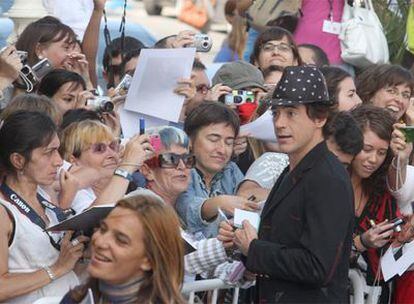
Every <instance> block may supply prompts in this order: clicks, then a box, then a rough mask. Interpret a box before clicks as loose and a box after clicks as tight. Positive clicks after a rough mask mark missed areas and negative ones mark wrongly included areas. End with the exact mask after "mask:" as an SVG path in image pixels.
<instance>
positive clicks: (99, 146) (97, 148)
mask: <svg viewBox="0 0 414 304" xmlns="http://www.w3.org/2000/svg"><path fill="white" fill-rule="evenodd" d="M90 149H91V150H92V152H93V153H97V154H103V153H105V152H106V151H107V150H108V149H111V150H112V151H114V152H119V142H118V141H117V140H114V141H112V142H110V143H109V144H106V143H96V144H92V145H91V146H90Z"/></svg>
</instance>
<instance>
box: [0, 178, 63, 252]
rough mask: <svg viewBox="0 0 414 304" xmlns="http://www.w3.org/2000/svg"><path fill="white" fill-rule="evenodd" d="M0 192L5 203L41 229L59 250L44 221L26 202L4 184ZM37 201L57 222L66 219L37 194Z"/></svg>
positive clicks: (61, 211) (57, 209)
mask: <svg viewBox="0 0 414 304" xmlns="http://www.w3.org/2000/svg"><path fill="white" fill-rule="evenodd" d="M0 191H1V192H2V193H3V195H4V196H5V197H6V198H7V201H8V202H9V203H11V204H12V205H13V206H15V207H16V208H17V210H19V211H20V213H22V214H23V215H24V216H26V217H28V218H29V220H30V221H31V222H32V223H33V224H35V225H37V226H39V227H40V228H42V229H43V231H44V232H45V233H46V234H47V235H48V237H49V240H50V243H51V244H52V246H53V247H55V248H56V249H57V250H60V245H59V244H58V243H57V242H56V241H55V240H54V239H53V238H52V237H51V236H50V235H49V233H47V231H46V228H47V227H46V223H45V221H44V220H43V219H42V218H41V217H40V216H39V214H37V213H36V211H34V210H33V208H32V207H30V205H29V204H27V203H26V201H25V200H24V199H23V198H22V197H21V196H20V195H18V194H17V193H16V192H14V190H13V189H11V188H10V187H9V186H7V185H6V184H5V183H4V182H3V183H2V184H1V186H0ZM37 199H38V201H39V203H40V205H41V206H42V207H43V208H44V209H46V208H47V209H50V210H52V211H53V212H54V213H55V214H56V217H57V218H58V220H59V221H63V220H65V219H66V218H67V216H66V214H65V213H64V212H63V210H62V209H61V208H59V207H57V206H55V205H53V204H51V203H50V202H49V201H47V200H46V199H45V198H44V197H43V196H41V195H40V194H39V193H37Z"/></svg>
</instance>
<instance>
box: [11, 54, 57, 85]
mask: <svg viewBox="0 0 414 304" xmlns="http://www.w3.org/2000/svg"><path fill="white" fill-rule="evenodd" d="M19 56H20V58H24V54H23V53H21V54H19ZM51 70H53V66H52V63H51V62H50V61H49V59H47V58H44V59H42V60H40V61H39V62H38V63H36V64H35V65H34V66H32V67H30V66H29V65H28V64H24V65H23V67H22V69H21V70H20V76H19V79H18V80H17V82H16V83H17V87H19V88H22V89H25V90H26V92H31V91H33V89H34V87H35V86H36V85H37V84H38V83H39V81H40V80H41V79H42V78H43V77H44V76H45V75H46V74H47V73H49V72H50V71H51Z"/></svg>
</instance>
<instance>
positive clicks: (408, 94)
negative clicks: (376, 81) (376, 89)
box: [385, 87, 411, 100]
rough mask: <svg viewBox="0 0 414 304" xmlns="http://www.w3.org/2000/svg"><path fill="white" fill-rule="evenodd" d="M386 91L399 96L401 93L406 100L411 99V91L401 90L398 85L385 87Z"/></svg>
mask: <svg viewBox="0 0 414 304" xmlns="http://www.w3.org/2000/svg"><path fill="white" fill-rule="evenodd" d="M385 92H387V93H388V94H390V95H393V96H395V97H398V95H401V97H402V98H403V99H405V100H409V99H410V98H411V92H410V93H408V92H406V91H405V92H400V91H398V89H397V88H396V87H389V88H387V89H385Z"/></svg>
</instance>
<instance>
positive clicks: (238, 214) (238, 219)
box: [234, 208, 260, 231]
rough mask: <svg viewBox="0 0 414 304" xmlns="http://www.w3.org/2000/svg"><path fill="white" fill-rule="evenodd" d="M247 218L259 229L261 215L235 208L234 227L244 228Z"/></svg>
mask: <svg viewBox="0 0 414 304" xmlns="http://www.w3.org/2000/svg"><path fill="white" fill-rule="evenodd" d="M244 220H247V221H249V223H250V224H251V225H252V226H253V227H254V228H255V229H256V231H258V230H259V223H260V216H259V214H258V213H256V212H251V211H245V210H241V209H237V208H236V209H234V227H237V228H243V221H244Z"/></svg>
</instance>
